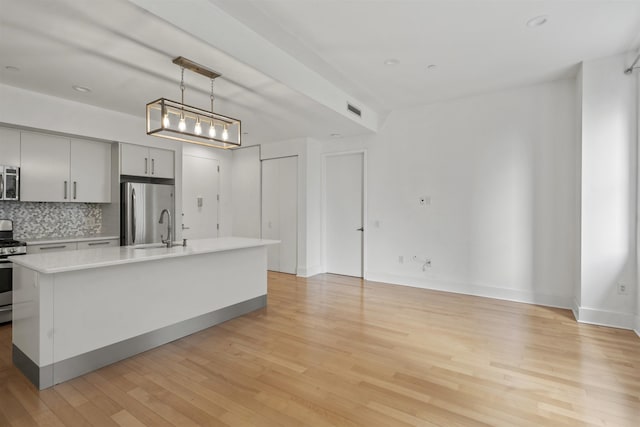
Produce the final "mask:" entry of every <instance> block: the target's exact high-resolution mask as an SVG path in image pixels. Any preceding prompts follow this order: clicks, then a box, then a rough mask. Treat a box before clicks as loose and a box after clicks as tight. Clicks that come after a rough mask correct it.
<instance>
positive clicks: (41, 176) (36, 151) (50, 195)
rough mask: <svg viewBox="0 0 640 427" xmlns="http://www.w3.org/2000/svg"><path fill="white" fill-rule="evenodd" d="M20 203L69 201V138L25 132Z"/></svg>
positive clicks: (22, 144) (22, 146) (23, 134)
mask: <svg viewBox="0 0 640 427" xmlns="http://www.w3.org/2000/svg"><path fill="white" fill-rule="evenodd" d="M20 145H21V153H20V154H21V160H22V163H21V168H20V200H22V201H23V202H68V201H70V200H69V160H70V159H69V147H70V145H71V142H70V141H69V138H63V137H59V136H53V135H44V134H40V133H31V132H22V143H21V144H20Z"/></svg>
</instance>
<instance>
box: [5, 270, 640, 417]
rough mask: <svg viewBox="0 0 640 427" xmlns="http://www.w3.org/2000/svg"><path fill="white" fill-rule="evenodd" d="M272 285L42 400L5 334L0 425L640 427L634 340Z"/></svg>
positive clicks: (465, 310) (510, 305)
mask: <svg viewBox="0 0 640 427" xmlns="http://www.w3.org/2000/svg"><path fill="white" fill-rule="evenodd" d="M268 278H269V303H268V304H269V305H268V307H267V308H265V309H261V310H258V311H255V312H253V313H249V314H247V315H245V316H243V317H241V318H237V319H234V320H231V321H228V322H225V323H223V324H221V325H218V326H216V327H213V328H210V329H207V330H205V331H201V332H199V333H196V334H193V335H191V336H189V337H185V338H183V339H181V340H177V341H174V342H172V343H169V344H167V345H165V346H162V347H159V348H157V349H153V350H150V351H148V352H145V353H142V354H140V355H137V356H135V357H133V358H130V359H127V360H124V361H122V362H119V363H115V364H113V365H110V366H107V367H105V368H102V369H100V370H98V371H96V372H93V373H90V374H87V375H85V376H83V377H80V378H77V379H74V380H72V381H69V382H67V383H65V384H60V385H58V386H56V387H54V388H52V389H49V390H45V391H43V392H39V391H37V390H36V389H35V388H34V387H33V386H32V385H30V384H29V383H28V381H27V380H26V379H25V378H24V377H23V376H22V375H21V374H20V373H19V372H18V371H17V370H16V369H15V367H13V366H12V365H11V354H10V351H11V326H10V325H2V326H0V425H7V426H22V425H36V426H44V425H52V426H61V425H72V426H76V425H119V426H134V427H139V426H145V425H146V426H171V425H179V426H182V425H219V426H224V425H229V426H244V425H260V426H276V425H281V426H299V425H314V426H315V425H318V426H322V425H345V426H349V425H350V426H359V425H363V426H365V425H366V426H392V425H393V426H402V425H414V426H433V425H447V426H455V425H460V426H473V425H491V426H516V425H517V426H541V425H553V426H611V425H615V426H622V427H626V426H633V427H637V425H638V419H640V340H639V339H638V337H637V336H635V334H634V333H633V332H631V331H625V330H619V329H612V328H605V327H599V326H593V325H584V324H578V323H576V322H575V321H574V320H573V317H572V315H571V313H570V311H568V310H562V309H557V308H549V307H542V306H534V305H527V304H520V303H514V302H509V301H499V300H492V299H489V298H479V297H473V296H466V295H459V294H450V293H446V292H435V291H429V290H424V289H417V288H410V287H400V286H392V285H386V284H382V283H374V282H367V281H363V280H361V279H355V278H350V277H344V276H335V275H329V274H327V275H318V276H314V277H312V278H308V279H303V278H297V277H295V276H291V275H286V274H279V273H272V272H270V273H269V274H268Z"/></svg>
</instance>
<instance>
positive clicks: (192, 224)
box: [176, 155, 220, 239]
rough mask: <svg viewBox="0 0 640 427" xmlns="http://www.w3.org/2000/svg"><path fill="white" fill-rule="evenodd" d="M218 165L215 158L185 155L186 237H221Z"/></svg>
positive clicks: (184, 199) (183, 190)
mask: <svg viewBox="0 0 640 427" xmlns="http://www.w3.org/2000/svg"><path fill="white" fill-rule="evenodd" d="M218 166H219V163H218V161H217V160H214V159H207V158H204V157H196V156H189V155H184V156H183V158H182V237H183V238H185V239H205V238H211V237H218V194H219V193H218V182H219V175H220V172H219V169H218ZM176 223H180V222H179V221H176Z"/></svg>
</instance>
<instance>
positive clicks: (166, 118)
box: [162, 113, 171, 128]
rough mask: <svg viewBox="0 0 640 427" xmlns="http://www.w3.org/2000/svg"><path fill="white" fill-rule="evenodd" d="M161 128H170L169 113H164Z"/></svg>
mask: <svg viewBox="0 0 640 427" xmlns="http://www.w3.org/2000/svg"><path fill="white" fill-rule="evenodd" d="M162 126H163V127H165V128H168V127H171V122H170V121H169V113H164V117H163V118H162Z"/></svg>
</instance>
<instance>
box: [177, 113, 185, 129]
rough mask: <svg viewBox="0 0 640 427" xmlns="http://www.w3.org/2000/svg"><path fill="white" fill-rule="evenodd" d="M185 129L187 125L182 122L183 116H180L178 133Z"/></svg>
mask: <svg viewBox="0 0 640 427" xmlns="http://www.w3.org/2000/svg"><path fill="white" fill-rule="evenodd" d="M186 128H187V123H186V122H185V121H184V116H180V123H178V129H180V132H184V130H185V129H186Z"/></svg>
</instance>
